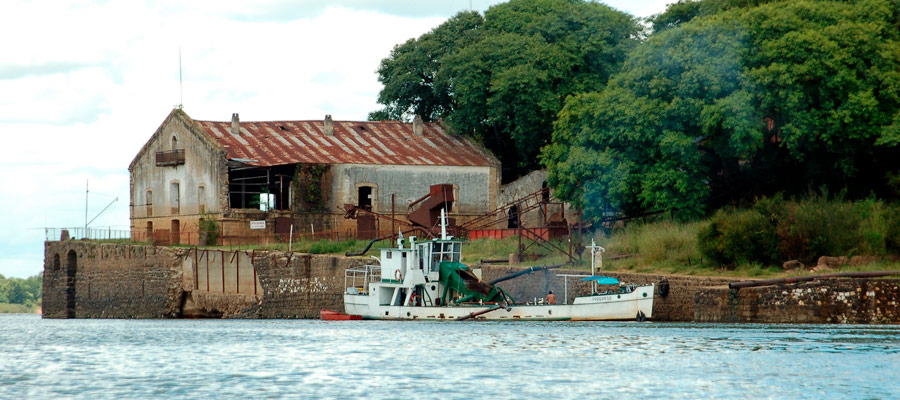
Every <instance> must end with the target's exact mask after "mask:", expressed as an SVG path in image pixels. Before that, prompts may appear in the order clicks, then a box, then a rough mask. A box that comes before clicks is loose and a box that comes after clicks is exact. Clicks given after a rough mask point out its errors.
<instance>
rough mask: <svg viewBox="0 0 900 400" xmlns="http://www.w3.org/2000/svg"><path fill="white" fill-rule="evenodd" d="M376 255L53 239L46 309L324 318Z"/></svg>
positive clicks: (66, 314) (72, 314)
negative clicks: (354, 272) (351, 272)
mask: <svg viewBox="0 0 900 400" xmlns="http://www.w3.org/2000/svg"><path fill="white" fill-rule="evenodd" d="M70 261H71V262H70ZM370 261H371V260H370V259H368V258H347V257H337V256H325V255H311V254H300V253H286V252H278V251H262V252H260V251H257V252H250V251H244V250H241V251H218V250H199V251H198V250H196V249H184V248H167V247H154V246H136V245H117V244H99V243H93V242H82V241H72V240H69V241H61V242H46V243H45V265H44V288H43V290H44V301H43V311H44V316H45V317H47V318H179V317H214V318H221V317H226V318H229V317H231V318H234V317H238V318H318V316H319V311H320V310H321V309H322V308H328V309H332V310H343V308H344V307H343V298H342V294H343V291H344V271H345V270H346V269H347V268H350V267H354V266H361V265H364V264H367V263H369V262H370Z"/></svg>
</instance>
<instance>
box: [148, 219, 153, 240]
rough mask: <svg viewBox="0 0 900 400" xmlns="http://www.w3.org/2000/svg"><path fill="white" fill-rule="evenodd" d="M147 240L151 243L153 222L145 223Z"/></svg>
mask: <svg viewBox="0 0 900 400" xmlns="http://www.w3.org/2000/svg"><path fill="white" fill-rule="evenodd" d="M147 240H148V241H150V242H151V243H152V242H153V221H147Z"/></svg>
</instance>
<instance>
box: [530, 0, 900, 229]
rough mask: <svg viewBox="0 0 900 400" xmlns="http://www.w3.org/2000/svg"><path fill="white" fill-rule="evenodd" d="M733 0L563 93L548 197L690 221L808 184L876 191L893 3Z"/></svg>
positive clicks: (891, 80)
mask: <svg viewBox="0 0 900 400" xmlns="http://www.w3.org/2000/svg"><path fill="white" fill-rule="evenodd" d="M710 3H714V4H718V3H721V2H717V1H713V2H710ZM744 3H746V4H745V5H744V6H743V7H737V6H733V5H732V6H730V7H720V11H719V12H712V13H709V14H708V15H704V14H703V13H699V14H698V15H699V16H695V17H692V18H691V19H690V22H679V23H677V24H670V25H672V26H670V27H668V28H667V29H662V30H661V31H659V32H658V33H655V34H654V35H652V36H651V37H650V38H649V39H648V40H647V41H646V42H645V43H643V44H641V45H640V46H639V47H638V48H637V49H635V51H634V52H632V53H631V55H630V57H629V59H628V60H627V61H626V62H625V64H624V66H623V69H622V72H621V73H619V74H617V75H616V76H614V77H613V78H612V79H611V80H610V83H609V85H608V86H607V87H606V88H605V89H604V90H603V91H602V92H600V93H594V94H584V95H580V96H574V97H572V98H570V99H569V100H568V102H567V103H566V105H565V107H564V108H563V110H562V111H561V112H560V114H559V119H558V121H557V122H556V124H555V126H554V134H553V135H554V136H553V142H552V144H551V145H549V146H546V147H545V148H544V151H543V154H542V162H543V163H544V165H546V166H547V167H548V169H549V171H550V183H551V185H553V186H554V187H556V188H557V194H558V195H560V196H561V197H562V198H564V199H569V200H574V201H575V202H576V203H578V204H581V205H583V206H584V207H585V211H586V214H587V215H588V216H593V217H594V218H596V217H597V216H598V215H599V213H600V210H602V209H604V208H610V207H611V208H615V209H620V210H624V211H626V212H636V211H653V210H671V209H677V210H679V213H678V215H680V216H682V217H684V218H689V217H693V216H696V215H699V214H702V213H704V212H705V211H706V210H708V209H709V208H711V207H717V206H719V205H721V204H723V203H730V202H735V201H741V200H742V199H752V198H753V197H754V196H757V195H759V194H766V193H773V192H776V191H782V190H787V191H788V192H796V191H798V190H799V191H805V190H807V188H808V187H810V185H813V186H814V187H818V186H820V185H824V186H826V187H832V188H835V189H841V188H844V187H847V188H849V189H850V191H851V193H852V192H854V191H855V192H858V193H859V194H860V195H861V196H867V195H868V194H869V193H870V191H871V190H881V189H882V188H886V186H887V178H886V176H887V173H888V172H890V171H891V170H896V168H897V167H896V162H895V161H893V160H895V159H896V157H897V155H898V153H897V148H898V146H897V144H900V133H898V132H900V113H898V110H900V101H898V96H900V72H898V71H900V25H898V21H900V7H898V1H897V0H867V1H853V2H837V1H790V2H753V1H748V2H744ZM756 3H765V4H762V5H758V6H756ZM679 4H681V3H679ZM701 6H702V5H701ZM701 8H702V7H701ZM884 192H885V193H886V191H884Z"/></svg>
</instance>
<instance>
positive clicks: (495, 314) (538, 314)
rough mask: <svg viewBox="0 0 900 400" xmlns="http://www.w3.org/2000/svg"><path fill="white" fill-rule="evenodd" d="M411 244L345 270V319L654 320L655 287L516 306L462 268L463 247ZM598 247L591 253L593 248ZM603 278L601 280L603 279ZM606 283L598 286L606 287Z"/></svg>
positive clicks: (440, 241) (449, 242)
mask: <svg viewBox="0 0 900 400" xmlns="http://www.w3.org/2000/svg"><path fill="white" fill-rule="evenodd" d="M444 220H445V218H444V215H443V210H441V221H442V224H441V225H442V230H441V236H440V237H439V238H436V239H432V240H425V241H420V242H417V241H416V238H415V237H410V238H409V243H408V245H407V243H406V241H405V240H404V239H403V237H402V236H401V237H400V238H398V239H397V247H395V248H385V249H381V255H380V257H379V258H378V260H379V265H368V266H365V267H363V268H352V269H348V270H347V271H346V275H345V291H344V312H345V313H346V314H348V315H352V316H359V317H361V318H363V319H396V320H464V319H479V320H482V319H484V320H530V321H612V320H640V321H643V320H645V319H650V318H652V316H653V289H654V285H652V284H650V285H641V286H638V285H619V286H617V287H616V288H614V289H611V290H607V291H604V292H602V293H598V292H596V291H595V290H594V288H595V287H596V283H597V282H596V280H597V279H598V277H597V276H596V275H593V268H592V274H591V275H588V276H585V277H584V278H585V280H595V282H592V290H591V291H592V293H591V294H590V295H586V296H576V297H575V298H574V300H573V301H572V303H571V304H548V303H543V302H538V301H535V302H534V303H532V304H529V303H526V304H519V303H516V302H515V300H514V299H513V298H512V297H511V296H510V295H509V294H508V293H506V292H505V291H504V290H503V289H502V288H500V287H498V286H496V285H491V284H489V283H486V282H483V281H482V279H481V270H480V269H475V268H469V267H468V266H466V265H463V264H462V263H461V262H460V261H461V258H462V244H463V243H462V241H461V240H459V239H454V238H453V237H449V236H447V234H446V226H445V224H444V223H443V221H444ZM594 247H595V248H596V246H594ZM603 278H606V277H603ZM608 279H612V278H607V280H606V281H605V282H603V283H612V281H609V280H608ZM615 282H616V283H618V281H615Z"/></svg>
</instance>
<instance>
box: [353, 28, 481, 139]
mask: <svg viewBox="0 0 900 400" xmlns="http://www.w3.org/2000/svg"><path fill="white" fill-rule="evenodd" d="M483 25H484V18H483V17H482V16H481V14H479V13H477V12H474V11H464V12H460V13H459V14H456V15H455V16H453V17H452V18H450V19H449V20H447V21H446V22H444V23H443V24H441V25H440V26H438V27H437V28H435V29H433V30H432V31H431V32H428V33H426V34H424V35H422V36H421V37H419V38H418V39H409V40H407V41H406V42H405V43H403V44H400V45H397V46H394V49H393V50H391V54H390V55H389V56H388V57H387V58H385V59H383V60H381V65H380V66H379V68H378V81H379V82H381V83H382V84H383V85H384V88H383V89H382V90H381V92H380V93H379V94H378V102H379V103H381V104H384V105H385V107H384V108H383V109H381V110H378V111H374V112H372V113H370V114H369V120H410V119H412V116H415V115H419V116H421V117H422V119H424V120H425V121H436V120H437V119H439V118H441V117H443V116H445V115H447V114H448V113H449V112H450V110H451V108H452V106H451V99H450V89H449V88H450V82H449V81H448V79H447V78H448V77H447V76H443V75H442V74H441V67H442V65H443V64H444V58H445V57H446V56H447V55H450V54H454V53H456V52H457V51H459V50H460V49H461V48H463V47H464V46H466V45H467V44H470V43H474V42H477V41H478V39H479V38H480V36H481V33H482V29H481V28H482V26H483Z"/></svg>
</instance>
